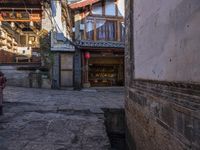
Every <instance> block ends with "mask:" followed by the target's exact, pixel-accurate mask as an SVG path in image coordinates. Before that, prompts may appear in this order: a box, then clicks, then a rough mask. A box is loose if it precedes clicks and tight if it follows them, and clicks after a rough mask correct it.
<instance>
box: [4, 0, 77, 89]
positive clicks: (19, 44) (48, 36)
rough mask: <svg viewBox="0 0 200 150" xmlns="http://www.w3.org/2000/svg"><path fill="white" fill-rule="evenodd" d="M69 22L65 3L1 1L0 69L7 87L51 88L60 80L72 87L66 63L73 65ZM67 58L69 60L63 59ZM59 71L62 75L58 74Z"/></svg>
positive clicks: (70, 75)
mask: <svg viewBox="0 0 200 150" xmlns="http://www.w3.org/2000/svg"><path fill="white" fill-rule="evenodd" d="M70 21H71V19H70V16H69V12H68V6H67V1H64V0H59V1H50V0H42V1H41V0H34V1H29V0H23V1H11V0H4V1H0V70H2V72H4V73H5V75H6V77H7V79H8V85H15V86H25V87H43V85H44V87H48V88H51V86H53V87H58V86H60V83H61V81H62V83H63V84H70V85H71V80H72V79H73V78H72V76H73V74H72V67H73V63H72V64H71V65H70V66H69V63H68V62H70V61H71V62H72V60H71V58H72V54H71V52H73V51H74V47H73V45H71V43H70V39H71V36H72V34H71V33H72V32H71V31H72V27H71V26H72V25H71V22H70ZM67 52H70V54H69V53H68V54H66V53H67ZM61 53H63V54H61ZM64 55H65V56H64ZM66 55H67V56H66ZM68 56H69V57H70V60H68V58H64V57H68ZM65 59H67V61H68V62H67V61H65ZM61 60H62V61H63V63H61V62H60V61H61ZM66 63H67V65H68V66H67V67H69V68H65V66H64V64H66ZM61 64H62V65H63V66H61ZM63 67H64V68H63ZM59 68H63V69H64V75H63V72H61V73H57V69H59ZM68 69H71V71H68ZM44 70H45V71H44ZM38 71H39V72H40V74H37V75H34V74H35V73H36V72H38ZM43 71H44V72H43ZM32 74H33V78H32ZM63 76H64V77H63ZM36 77H37V79H35V78H36ZM66 82H67V83H66ZM68 82H70V83H68ZM43 83H44V84H43Z"/></svg>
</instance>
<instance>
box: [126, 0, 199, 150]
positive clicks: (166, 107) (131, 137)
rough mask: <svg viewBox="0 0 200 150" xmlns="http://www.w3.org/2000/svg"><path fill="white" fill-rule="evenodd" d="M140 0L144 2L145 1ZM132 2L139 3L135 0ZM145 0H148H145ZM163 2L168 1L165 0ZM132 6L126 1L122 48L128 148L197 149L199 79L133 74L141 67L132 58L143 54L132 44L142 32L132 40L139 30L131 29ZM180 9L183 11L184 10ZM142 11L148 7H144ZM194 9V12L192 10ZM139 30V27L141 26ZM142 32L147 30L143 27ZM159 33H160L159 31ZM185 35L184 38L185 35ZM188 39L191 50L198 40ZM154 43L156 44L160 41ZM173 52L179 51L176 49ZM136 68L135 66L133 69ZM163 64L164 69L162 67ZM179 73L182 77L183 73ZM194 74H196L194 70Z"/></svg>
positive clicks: (191, 36) (132, 26) (135, 19)
mask: <svg viewBox="0 0 200 150" xmlns="http://www.w3.org/2000/svg"><path fill="white" fill-rule="evenodd" d="M142 1H143V2H144V1H145V0H142ZM153 1H154V0H153ZM159 1H160V0H159ZM134 2H138V3H139V1H138V0H135V1H134ZM140 2H141V1H140ZM146 2H147V3H148V1H147V0H146ZM154 2H155V1H154ZM157 2H158V1H157ZM165 2H166V3H167V2H168V1H165ZM173 2H176V3H177V2H178V1H176V0H175V1H171V0H170V3H173ZM152 3H153V2H152ZM162 3H164V1H160V3H155V4H156V5H161V4H162ZM189 3H190V4H189ZM140 4H141V5H136V6H139V7H141V6H142V3H140ZM167 4H169V3H167ZM183 4H184V5H183ZM194 4H195V5H196V6H197V4H200V3H199V2H198V1H196V0H192V1H190V2H189V1H185V0H182V2H181V3H180V5H179V7H182V6H188V8H196V6H195V7H191V6H193V5H194ZM145 5H146V4H145ZM133 6H134V5H133V1H132V0H127V4H126V10H127V12H126V25H127V28H126V33H127V37H126V51H125V63H126V71H125V72H126V102H125V113H126V123H127V133H126V137H127V144H128V147H129V149H130V150H135V149H136V150H189V149H191V150H199V149H200V85H199V82H191V81H177V80H171V81H170V80H160V79H159V77H158V78H157V79H156V78H154V79H153V80H150V79H148V78H144V79H139V77H138V76H135V74H136V71H138V69H139V67H140V66H136V65H135V57H137V59H138V60H139V59H140V57H143V56H140V55H136V53H135V52H136V51H139V48H140V47H137V46H135V44H138V43H137V42H141V41H138V40H139V39H140V38H141V37H140V38H138V39H137V37H138V36H141V34H143V33H144V31H143V32H141V34H137V36H135V39H134V40H133V37H134V33H135V32H138V30H136V31H134V30H135V27H134V25H135V21H138V18H137V16H133V15H134V14H136V12H135V8H134V10H133ZM167 6H169V5H162V8H164V7H167ZM137 10H139V8H137ZM159 10H160V9H155V11H157V12H159ZM164 10H165V13H168V12H167V11H166V10H167V9H164ZM180 10H181V11H183V9H180ZM198 10H199V9H198ZM198 10H197V11H198ZM143 11H147V10H144V9H143ZM184 11H187V9H185V10H184ZM197 11H195V13H196V12H197ZM147 14H148V16H149V17H150V18H151V12H150V11H149V13H147ZM177 14H179V15H180V14H182V15H183V17H184V15H185V14H187V13H183V12H182V13H181V12H178V11H177ZM153 15H154V14H153ZM153 15H152V16H153ZM171 15H172V14H171ZM187 17H188V16H187ZM161 18H162V17H161ZM192 19H194V17H193V18H191V19H189V20H192ZM180 20H181V19H180V18H179V20H177V21H180ZM165 21H167V20H165ZM174 21H176V20H174ZM157 23H158V22H157ZM173 23H175V22H173ZM148 25H149V24H146V25H145V27H143V28H146V26H148ZM151 25H152V24H151ZM156 25H158V24H156ZM176 25H178V23H177V24H176ZM190 25H191V24H190ZM190 25H189V26H190ZM158 26H159V25H158ZM165 27H166V26H165ZM140 29H141V30H142V28H140ZM164 29H165V28H163V30H164ZM190 31H191V30H190ZM190 31H187V32H190ZM145 32H147V33H148V32H150V31H148V30H146V31H145ZM197 33H198V32H197ZM160 34H161V35H162V34H163V33H161V32H160ZM198 35H199V34H198ZM151 37H152V36H149V37H146V36H145V38H147V39H148V38H151ZM194 37H196V35H194V36H193V34H190V41H192V39H194ZM161 38H162V37H161ZM184 38H187V35H186V37H184ZM133 41H134V42H133ZM147 41H148V40H143V42H144V45H145V44H148V43H145V42H147ZM151 41H152V40H149V42H151ZM186 41H187V40H186ZM188 42H189V41H188ZM188 42H186V43H185V44H186V45H185V46H186V47H187V48H191V50H194V48H195V47H199V42H194V43H193V45H192V46H191V45H190V44H188ZM150 44H151V43H150ZM157 44H158V45H159V44H161V43H157ZM166 50H167V49H166ZM146 51H148V53H149V52H150V51H156V48H155V50H154V49H148V50H147V49H146ZM174 51H176V49H174ZM176 52H177V53H178V51H176ZM149 54H150V53H149ZM195 55H198V53H195ZM158 56H159V55H158ZM158 56H157V57H156V55H154V57H152V58H154V59H157V58H158ZM143 58H144V57H143ZM187 58H188V59H191V58H192V56H191V55H190V56H189V55H187ZM179 60H181V61H183V62H184V63H185V62H186V61H187V60H186V59H183V58H182V59H179ZM160 62H162V60H160ZM191 62H192V61H191ZM193 63H194V62H193ZM148 65H150V63H148ZM172 65H174V64H172ZM194 65H195V64H194ZM136 67H138V68H137V69H136ZM162 67H163V68H164V69H166V68H165V66H162ZM162 67H161V68H162ZM184 68H185V69H186V70H187V66H185V67H183V68H177V69H176V71H177V72H178V71H179V70H180V69H184ZM193 68H194V67H193ZM194 70H195V68H194ZM139 71H140V70H139ZM181 71H183V70H181ZM170 73H171V72H170ZM172 73H173V72H172ZM145 75H146V74H144V76H145ZM180 75H181V76H184V74H180ZM196 75H198V76H199V74H198V73H197V72H196ZM165 77H167V76H165ZM188 77H190V76H188ZM179 79H180V78H179ZM184 79H186V78H184ZM191 79H195V81H196V79H197V78H193V77H192V76H191Z"/></svg>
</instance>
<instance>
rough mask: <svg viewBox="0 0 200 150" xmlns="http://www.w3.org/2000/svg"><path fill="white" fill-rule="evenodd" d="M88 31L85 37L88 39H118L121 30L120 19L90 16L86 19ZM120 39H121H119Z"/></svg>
mask: <svg viewBox="0 0 200 150" xmlns="http://www.w3.org/2000/svg"><path fill="white" fill-rule="evenodd" d="M85 22H86V25H85V26H86V31H85V37H86V39H87V40H99V41H105V40H107V41H117V40H118V39H117V37H118V35H119V36H120V35H122V34H123V33H122V34H120V33H119V34H118V32H119V31H121V30H120V29H119V27H120V26H119V25H117V23H118V20H117V19H115V20H113V19H104V18H93V17H89V18H87V19H86V21H85ZM119 41H120V39H119Z"/></svg>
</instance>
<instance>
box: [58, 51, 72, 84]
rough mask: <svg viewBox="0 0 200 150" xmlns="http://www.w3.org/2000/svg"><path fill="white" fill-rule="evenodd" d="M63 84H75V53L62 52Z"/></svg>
mask: <svg viewBox="0 0 200 150" xmlns="http://www.w3.org/2000/svg"><path fill="white" fill-rule="evenodd" d="M61 86H62V87H72V86H73V54H69V53H68V54H61Z"/></svg>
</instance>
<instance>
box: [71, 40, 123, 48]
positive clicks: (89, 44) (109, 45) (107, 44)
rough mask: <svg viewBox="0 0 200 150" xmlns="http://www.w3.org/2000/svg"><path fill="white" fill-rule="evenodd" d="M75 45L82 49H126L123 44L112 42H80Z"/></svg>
mask: <svg viewBox="0 0 200 150" xmlns="http://www.w3.org/2000/svg"><path fill="white" fill-rule="evenodd" d="M75 45H76V46H78V47H80V48H86V47H90V48H120V49H124V48H125V44H124V43H123V42H111V41H109V42H108V41H87V40H79V41H76V42H75Z"/></svg>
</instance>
